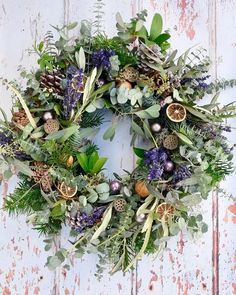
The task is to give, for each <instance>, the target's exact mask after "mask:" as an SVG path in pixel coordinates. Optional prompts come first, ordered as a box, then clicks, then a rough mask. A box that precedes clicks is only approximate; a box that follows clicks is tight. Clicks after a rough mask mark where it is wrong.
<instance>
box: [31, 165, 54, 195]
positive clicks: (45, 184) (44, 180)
mask: <svg viewBox="0 0 236 295" xmlns="http://www.w3.org/2000/svg"><path fill="white" fill-rule="evenodd" d="M48 169H49V167H48V165H47V164H46V163H44V162H33V168H32V170H33V171H34V175H33V179H34V181H35V182H36V183H39V184H40V185H41V187H42V189H43V191H45V192H49V191H50V190H51V187H52V183H53V181H52V177H51V176H50V175H49V174H48Z"/></svg>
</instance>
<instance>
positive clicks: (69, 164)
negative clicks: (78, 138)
mask: <svg viewBox="0 0 236 295" xmlns="http://www.w3.org/2000/svg"><path fill="white" fill-rule="evenodd" d="M73 163H74V158H73V157H72V156H69V158H68V160H67V161H66V166H67V167H71V166H72V165H73Z"/></svg>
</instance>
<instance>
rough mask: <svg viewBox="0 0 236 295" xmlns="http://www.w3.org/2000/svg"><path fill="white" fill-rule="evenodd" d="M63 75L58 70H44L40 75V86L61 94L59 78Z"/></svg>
mask: <svg viewBox="0 0 236 295" xmlns="http://www.w3.org/2000/svg"><path fill="white" fill-rule="evenodd" d="M63 78H64V75H63V74H62V73H61V72H60V71H59V70H56V69H55V70H53V71H50V72H49V71H46V72H45V73H43V74H42V75H41V77H40V87H42V88H43V89H45V90H47V91H48V92H50V93H55V94H58V95H62V93H63V90H62V88H61V80H62V79H63Z"/></svg>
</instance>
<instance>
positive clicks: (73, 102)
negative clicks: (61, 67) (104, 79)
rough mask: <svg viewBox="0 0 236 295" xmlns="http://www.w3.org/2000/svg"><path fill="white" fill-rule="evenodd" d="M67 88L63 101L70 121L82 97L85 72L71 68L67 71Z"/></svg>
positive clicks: (66, 115) (65, 113)
mask: <svg viewBox="0 0 236 295" xmlns="http://www.w3.org/2000/svg"><path fill="white" fill-rule="evenodd" d="M66 74H67V86H66V93H65V97H64V101H63V109H64V115H65V117H66V118H67V119H68V118H69V117H70V115H71V112H72V111H73V110H74V109H75V108H76V106H77V103H78V101H79V100H80V98H81V96H82V91H83V79H84V71H83V70H82V69H77V68H76V67H74V66H71V67H69V68H68V70H67V73H66Z"/></svg>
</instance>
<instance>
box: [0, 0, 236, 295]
mask: <svg viewBox="0 0 236 295" xmlns="http://www.w3.org/2000/svg"><path fill="white" fill-rule="evenodd" d="M104 2H105V3H106V6H105V7H104V13H105V15H104V18H105V21H104V30H105V31H106V32H107V34H108V35H112V34H114V33H115V13H116V12H117V11H119V12H121V14H122V15H123V16H124V19H127V20H128V19H129V18H130V17H132V16H134V15H135V14H136V13H137V12H138V11H140V10H142V9H147V10H148V12H149V16H148V23H149V24H150V22H151V18H152V14H153V13H154V12H160V13H161V14H162V15H163V18H164V23H165V27H167V28H169V29H170V32H171V34H172V36H173V37H172V42H173V47H176V48H178V49H179V52H180V53H182V52H183V51H184V50H186V49H187V48H188V47H191V46H194V45H197V44H200V45H201V46H203V47H205V48H206V49H207V50H208V52H209V55H210V57H211V59H212V61H213V64H212V70H211V73H212V75H213V77H225V78H235V77H236V67H235V66H234V64H235V59H236V37H235V36H236V19H235V17H234V11H235V9H236V1H235V0H201V1H200V0H195V1H194V0H176V1H164V0H119V1H118V0H116V1H115V0H104ZM93 3H94V1H93V0H86V1H85V0H50V1H46V0H41V1H36V0H34V1H30V0H24V1H21V0H0V64H1V67H0V76H4V77H6V78H10V79H12V78H19V75H18V73H17V66H18V64H22V65H24V66H26V67H27V69H30V68H31V67H32V66H35V57H34V56H29V55H28V53H27V52H26V49H27V48H30V46H31V45H32V40H34V39H35V38H38V39H39V38H41V37H42V36H43V34H44V33H45V32H46V31H47V30H48V29H50V26H49V25H50V24H52V25H57V24H66V23H69V22H72V21H80V20H82V19H86V18H87V19H92V17H93V14H92V12H93ZM235 96H236V91H235V89H233V90H228V91H226V92H225V93H223V94H222V96H221V97H222V102H224V103H225V102H229V101H232V99H233V98H235ZM0 105H1V107H4V109H5V110H7V112H8V114H10V112H9V107H10V105H11V99H10V94H9V93H8V92H6V91H5V89H3V88H1V98H0ZM110 120H112V117H111V115H109V114H108V119H107V122H106V123H105V124H104V126H103V130H101V133H100V134H102V132H103V131H104V130H105V129H106V127H107V126H108V125H109V122H110ZM232 125H234V126H236V121H235V120H234V121H233V122H232ZM227 136H228V137H229V139H230V140H231V141H232V142H235V136H234V135H232V134H227ZM96 142H97V143H98V144H99V146H100V149H101V153H102V154H103V155H104V156H105V155H106V156H108V157H109V162H108V163H107V167H109V177H112V172H113V171H116V172H121V171H122V169H127V170H131V169H132V167H133V166H134V162H135V160H134V158H133V155H132V151H131V148H130V146H129V142H130V136H129V122H128V121H127V120H124V121H123V122H122V123H121V125H120V127H119V130H118V132H117V135H116V137H115V139H114V141H113V142H112V144H111V145H110V146H109V148H108V146H107V143H106V142H104V141H103V140H101V137H100V138H99V135H98V136H97V138H96ZM16 181H17V180H16V179H13V180H12V182H11V183H9V185H7V184H6V183H5V184H3V185H2V187H1V193H2V194H5V193H6V190H7V189H9V191H11V190H12V189H13V188H14V186H15V184H16ZM222 187H223V188H226V189H227V191H228V192H229V193H232V194H235V191H236V181H235V175H234V176H231V177H228V178H227V180H226V181H225V182H224V183H223V184H222ZM2 202H3V200H2ZM197 209H198V210H199V211H200V212H202V213H203V216H204V219H205V221H206V222H207V223H208V225H209V231H208V233H206V234H205V235H204V236H203V237H202V238H200V239H199V240H197V241H191V240H190V239H189V238H188V237H187V236H186V235H184V234H181V235H179V236H178V237H175V238H173V239H172V241H171V242H170V243H169V244H168V248H167V249H166V250H165V251H164V252H163V253H162V254H161V255H160V256H159V257H145V258H144V259H143V260H142V261H140V262H138V263H137V265H136V269H135V270H134V271H133V272H132V273H129V274H127V275H125V276H123V275H122V274H121V273H118V274H116V275H114V276H113V277H111V276H110V275H109V274H108V273H106V274H104V277H103V279H102V280H101V281H100V282H98V281H97V280H96V279H95V278H94V275H93V274H94V272H95V268H96V263H97V256H96V255H88V256H86V257H84V258H83V259H81V260H77V261H73V263H74V264H73V265H74V267H73V269H72V270H71V271H65V270H63V269H58V271H57V272H54V273H53V272H50V271H48V270H47V269H46V268H45V267H44V264H45V262H46V256H47V254H48V253H45V252H44V250H43V246H44V245H43V242H42V238H39V237H38V236H37V233H36V232H34V231H33V230H32V229H30V228H29V227H28V226H27V225H25V218H24V217H20V218H16V219H12V218H10V217H9V216H7V215H6V214H5V213H4V212H2V211H1V213H0V231H1V235H0V254H1V259H0V293H1V294H3V295H18V294H19V295H22V294H25V295H31V294H33V295H34V294H35V295H49V294H52V295H63V294H65V295H73V294H74V295H85V294H89V295H95V294H96V295H99V294H101V295H108V294H113V295H116V294H117V295H118V294H122V295H123V294H124V295H126V294H127V295H128V294H131V295H146V294H156V295H161V294H162V295H169V294H173V295H175V294H176V295H202V294H207V295H210V294H212V295H218V294H220V295H221V294H222V295H233V294H236V280H235V278H236V275H235V272H236V242H235V236H236V204H235V203H234V202H233V201H232V200H227V199H224V198H221V197H220V196H216V195H214V196H213V198H212V199H211V198H210V199H209V200H208V201H205V202H203V204H202V205H201V207H199V208H197ZM59 245H62V246H64V245H68V241H67V230H66V229H64V230H63V233H62V235H61V237H60V239H58V241H57V246H59Z"/></svg>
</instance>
